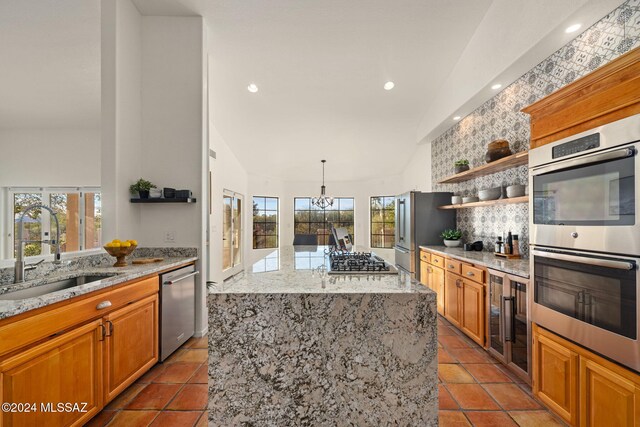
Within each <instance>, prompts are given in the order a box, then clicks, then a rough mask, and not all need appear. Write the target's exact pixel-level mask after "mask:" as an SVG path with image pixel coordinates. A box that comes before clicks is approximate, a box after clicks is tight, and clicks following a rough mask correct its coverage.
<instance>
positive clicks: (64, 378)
mask: <svg viewBox="0 0 640 427" xmlns="http://www.w3.org/2000/svg"><path fill="white" fill-rule="evenodd" d="M102 326H103V325H102V321H101V320H96V321H93V322H91V323H88V324H86V325H84V326H81V327H78V328H75V329H73V330H72V331H70V332H66V333H64V334H61V335H59V336H57V337H54V338H52V339H50V340H48V341H46V342H44V343H42V344H39V345H36V346H34V347H31V348H30V349H28V350H26V351H24V352H21V353H19V354H18V355H16V356H13V357H9V358H7V359H5V360H3V361H2V362H0V384H1V386H0V391H1V400H2V402H11V403H13V404H15V405H21V404H28V405H30V406H29V407H28V408H25V407H24V406H22V407H20V408H19V407H18V406H16V407H15V408H13V409H15V412H8V411H4V410H3V411H2V412H1V416H2V422H0V425H2V426H13V427H18V426H54V427H58V426H60V427H62V426H81V425H83V424H84V423H85V422H87V421H88V420H89V419H90V418H91V417H93V416H94V415H95V414H97V413H98V412H99V411H100V409H101V408H102V406H103V396H102V379H103V364H102V356H103V352H102V348H103V341H102V339H103V329H102ZM65 403H68V404H71V405H73V404H77V406H75V407H71V408H69V407H66V408H65V407H62V408H60V407H59V406H58V405H59V404H65ZM31 405H35V407H34V406H31ZM25 409H28V410H29V412H25ZM68 409H71V410H68Z"/></svg>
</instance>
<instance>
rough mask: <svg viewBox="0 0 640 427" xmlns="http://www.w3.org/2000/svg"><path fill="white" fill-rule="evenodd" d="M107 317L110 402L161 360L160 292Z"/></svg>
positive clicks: (106, 373) (107, 400)
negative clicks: (159, 327)
mask: <svg viewBox="0 0 640 427" xmlns="http://www.w3.org/2000/svg"><path fill="white" fill-rule="evenodd" d="M104 321H105V326H106V328H107V333H106V340H105V344H106V351H105V367H106V372H105V395H104V400H105V403H108V402H109V401H111V400H112V399H113V398H114V397H116V396H117V395H118V394H120V392H122V391H123V390H124V389H125V388H127V387H128V386H129V385H130V384H131V383H133V382H134V381H135V380H136V379H137V378H138V377H140V376H141V375H142V374H143V373H145V372H146V371H147V370H149V369H150V368H151V367H152V366H153V365H155V363H156V362H157V361H158V325H159V323H158V295H157V294H156V295H153V296H151V297H148V298H145V299H143V300H142V301H138V302H136V303H134V304H131V305H128V306H126V307H124V308H121V309H119V310H116V311H114V312H112V313H110V314H108V315H107V316H105V318H104Z"/></svg>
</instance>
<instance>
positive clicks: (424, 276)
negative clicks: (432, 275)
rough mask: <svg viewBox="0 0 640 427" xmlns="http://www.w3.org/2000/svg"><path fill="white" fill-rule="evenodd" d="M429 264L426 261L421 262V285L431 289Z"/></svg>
mask: <svg viewBox="0 0 640 427" xmlns="http://www.w3.org/2000/svg"><path fill="white" fill-rule="evenodd" d="M430 268H431V267H430V266H429V263H428V262H426V261H420V283H422V284H423V285H425V286H428V287H429V288H431V281H430V280H429V269H430Z"/></svg>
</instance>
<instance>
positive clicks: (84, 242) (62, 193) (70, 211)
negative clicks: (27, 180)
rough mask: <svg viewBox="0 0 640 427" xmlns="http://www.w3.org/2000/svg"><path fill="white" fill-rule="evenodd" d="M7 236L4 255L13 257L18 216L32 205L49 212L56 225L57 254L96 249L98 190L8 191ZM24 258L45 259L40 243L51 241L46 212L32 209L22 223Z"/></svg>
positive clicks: (99, 213) (52, 233) (52, 230)
mask: <svg viewBox="0 0 640 427" xmlns="http://www.w3.org/2000/svg"><path fill="white" fill-rule="evenodd" d="M7 197H8V200H7V201H8V203H7V206H8V209H9V212H8V215H7V220H8V221H9V224H7V228H6V229H7V231H8V235H7V238H6V239H5V240H6V243H5V245H6V247H5V249H6V253H7V254H13V256H14V257H15V256H16V253H17V252H16V250H17V236H18V224H19V220H20V217H21V216H22V213H23V212H24V211H25V210H26V209H27V208H28V207H29V206H32V205H35V204H39V205H44V206H47V207H49V208H51V209H52V210H53V211H54V212H55V213H56V216H57V217H58V222H59V224H60V242H59V243H60V251H61V252H74V251H81V250H86V249H92V248H98V247H100V246H101V245H102V242H101V240H102V239H101V237H102V236H101V235H102V198H101V193H100V188H98V187H37V188H33V187H28V188H27V187H24V188H22V187H11V188H9V189H8V192H7ZM22 226H23V233H22V237H23V240H29V241H33V242H30V243H26V244H25V245H24V254H25V256H36V255H48V254H50V253H51V247H50V246H49V245H43V244H42V243H38V241H41V240H49V239H55V233H56V226H55V221H54V220H53V219H52V218H51V215H49V214H48V212H42V209H33V210H30V211H28V212H27V213H26V215H25V217H24V219H23V221H22Z"/></svg>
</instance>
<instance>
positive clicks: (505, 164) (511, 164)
mask: <svg viewBox="0 0 640 427" xmlns="http://www.w3.org/2000/svg"><path fill="white" fill-rule="evenodd" d="M527 163H529V152H528V151H521V152H519V153H516V154H512V155H510V156H507V157H503V158H502V159H499V160H496V161H495V162H491V163H487V164H486V165H482V166H478V167H477V168H473V169H469V170H468V171H464V172H460V173H457V174H455V175H452V176H450V177H448V178H445V179H443V180H441V181H438V184H452V183H454V182H463V181H468V180H470V179H473V178H478V177H480V176H485V175H490V174H492V173H496V172H502V171H503V170H507V169H511V168H515V167H517V166H522V165H526V164H527Z"/></svg>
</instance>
